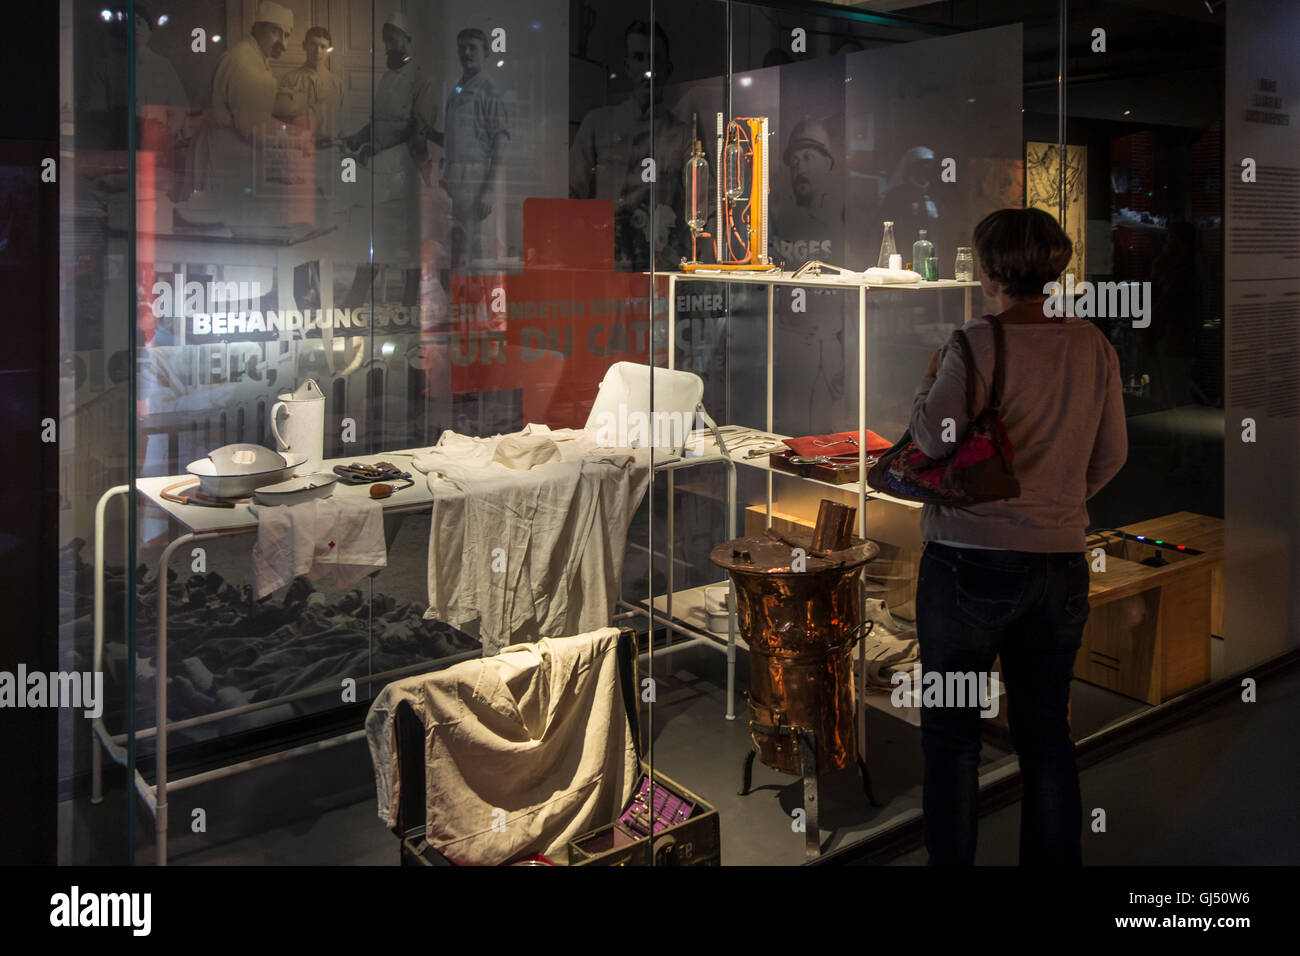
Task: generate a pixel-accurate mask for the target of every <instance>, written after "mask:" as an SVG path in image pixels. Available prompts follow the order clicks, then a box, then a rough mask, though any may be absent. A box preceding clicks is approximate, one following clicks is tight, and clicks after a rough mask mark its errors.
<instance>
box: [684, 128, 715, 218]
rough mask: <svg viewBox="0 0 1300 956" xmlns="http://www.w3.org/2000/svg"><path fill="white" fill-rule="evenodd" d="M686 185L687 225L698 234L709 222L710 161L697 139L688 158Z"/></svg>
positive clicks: (685, 176) (685, 175)
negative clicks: (705, 156)
mask: <svg viewBox="0 0 1300 956" xmlns="http://www.w3.org/2000/svg"><path fill="white" fill-rule="evenodd" d="M683 179H684V184H685V186H686V225H687V226H688V227H690V230H691V234H692V235H694V236H698V235H699V234H700V233H702V232H703V231H704V228H705V226H707V225H708V223H709V198H710V197H709V161H708V160H707V159H705V158H704V147H703V146H702V145H701V144H700V141H699V140H698V139H697V140H696V141H695V147H694V148H693V149H692V150H691V155H690V158H689V159H687V160H686V171H685V173H684V176H683Z"/></svg>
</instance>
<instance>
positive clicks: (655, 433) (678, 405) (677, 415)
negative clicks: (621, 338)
mask: <svg viewBox="0 0 1300 956" xmlns="http://www.w3.org/2000/svg"><path fill="white" fill-rule="evenodd" d="M652 373H653V381H654V414H653V415H651V413H650V383H651V379H652ZM703 398H704V382H703V380H702V379H701V378H700V377H699V376H698V375H696V374H695V373H693V372H682V371H679V370H677V369H667V368H654V369H652V368H651V367H650V366H649V365H640V364H637V363H636V362H616V363H615V364H613V365H611V366H610V367H609V369H608V370H607V371H606V372H605V377H604V378H603V379H602V380H601V382H600V391H599V392H598V393H597V394H596V401H595V402H594V403H593V404H592V406H591V413H590V414H589V415H588V416H587V424H586V430H587V431H589V432H592V433H593V434H595V435H596V436H597V440H598V441H599V442H600V443H601V444H606V445H613V446H623V447H627V446H633V447H638V448H643V447H647V446H650V447H654V448H655V449H656V450H657V451H659V452H662V453H663V454H666V455H681V454H683V453H684V451H685V445H686V438H687V436H688V435H689V434H690V433H691V431H693V430H694V428H695V415H696V412H697V411H698V410H699V409H700V402H701V400H702V399H703Z"/></svg>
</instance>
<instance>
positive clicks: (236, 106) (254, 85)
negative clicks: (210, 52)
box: [212, 0, 293, 142]
mask: <svg viewBox="0 0 1300 956" xmlns="http://www.w3.org/2000/svg"><path fill="white" fill-rule="evenodd" d="M292 32H293V11H292V10H290V9H288V8H287V7H282V6H280V4H278V3H271V2H270V0H262V2H261V3H259V4H258V5H257V13H256V14H255V16H254V19H253V26H252V29H251V30H250V31H249V33H250V35H249V36H246V37H244V39H243V40H241V41H240V42H239V43H237V44H235V46H234V47H232V48H231V49H230V51H229V52H227V53H226V54H225V56H223V57H222V58H221V62H220V63H218V64H217V72H216V74H215V75H214V76H213V77H212V119H213V122H214V123H216V124H217V125H218V126H221V127H225V128H227V129H230V130H232V131H233V132H234V133H235V134H236V135H237V136H238V137H239V138H240V139H241V140H243V141H244V142H251V141H252V134H253V130H254V129H255V128H256V127H257V125H258V124H260V123H262V122H264V121H266V120H269V119H270V118H271V111H272V109H273V108H274V107H275V91H276V89H277V87H278V84H277V82H276V79H275V74H274V73H272V72H271V67H270V63H269V61H270V60H277V59H279V58H280V55H281V54H282V53H284V45H285V40H286V39H288V37H289V34H290V33H292Z"/></svg>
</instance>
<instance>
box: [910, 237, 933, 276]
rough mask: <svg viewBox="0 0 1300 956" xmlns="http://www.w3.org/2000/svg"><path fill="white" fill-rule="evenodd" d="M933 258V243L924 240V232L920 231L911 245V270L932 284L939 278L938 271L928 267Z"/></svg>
mask: <svg viewBox="0 0 1300 956" xmlns="http://www.w3.org/2000/svg"><path fill="white" fill-rule="evenodd" d="M932 258H934V243H933V242H931V241H930V240H929V239H927V238H925V230H924V229H922V230H921V235H920V238H918V239H917V240H916V242H914V243H912V268H913V269H914V270H916V271H917V272H919V273H920V274H921V278H922V279H925V280H926V281H927V282H932V281H934V280H935V279H937V278H939V270H938V269H937V268H933V274H931V273H932V267H931V265H930V260H931V259H932Z"/></svg>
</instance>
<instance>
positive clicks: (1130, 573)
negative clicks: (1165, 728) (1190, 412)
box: [1074, 512, 1223, 704]
mask: <svg viewBox="0 0 1300 956" xmlns="http://www.w3.org/2000/svg"><path fill="white" fill-rule="evenodd" d="M1222 525H1223V522H1222V521H1221V520H1220V519H1216V518H1208V517H1205V516H1203V515H1193V514H1190V513H1187V512H1180V513H1178V514H1174V515H1166V516H1164V517H1162V518H1154V519H1152V520H1150V521H1144V522H1141V523H1139V524H1134V525H1128V526H1127V527H1125V528H1122V529H1120V530H1122V531H1127V532H1129V533H1131V534H1142V535H1146V536H1147V537H1148V539H1155V538H1162V539H1164V540H1165V541H1168V542H1174V543H1177V544H1185V545H1187V546H1188V547H1193V548H1196V549H1198V550H1200V551H1202V553H1201V554H1197V555H1192V554H1186V553H1184V554H1179V553H1178V552H1177V551H1176V550H1173V549H1170V548H1168V547H1165V548H1164V549H1162V554H1163V555H1164V556H1165V557H1166V558H1167V559H1169V560H1170V563H1169V564H1167V565H1165V566H1164V567H1159V568H1152V567H1148V566H1146V565H1144V564H1142V563H1141V559H1142V558H1144V557H1147V556H1149V555H1150V554H1151V553H1153V552H1154V550H1155V546H1154V545H1153V544H1152V543H1150V540H1148V542H1145V543H1144V542H1136V541H1133V540H1126V541H1125V542H1124V543H1122V544H1121V543H1110V544H1108V546H1107V548H1106V550H1107V554H1106V570H1105V571H1098V570H1096V569H1095V568H1094V570H1093V571H1092V581H1091V585H1090V587H1089V591H1088V597H1089V600H1090V603H1091V605H1092V612H1091V613H1090V614H1089V615H1088V623H1087V625H1086V626H1085V628H1084V632H1083V643H1082V646H1081V647H1080V648H1079V655H1078V657H1077V658H1076V659H1075V664H1074V676H1075V677H1077V678H1079V679H1080V680H1085V681H1088V682H1089V683H1090V684H1096V685H1098V686H1099V687H1105V688H1107V689H1108V690H1113V691H1115V692H1116V693H1119V694H1124V695H1125V696H1127V697H1135V698H1137V699H1138V700H1142V701H1145V702H1146V703H1148V704H1159V703H1161V702H1162V701H1165V700H1168V699H1169V698H1171V697H1175V696H1177V695H1178V694H1181V693H1182V692H1184V691H1186V690H1190V689H1191V688H1193V687H1198V686H1200V685H1201V684H1205V683H1207V682H1208V681H1209V680H1210V635H1211V633H1212V632H1213V631H1214V630H1215V623H1216V622H1215V611H1216V610H1219V608H1221V605H1222V598H1221V589H1222V574H1221V572H1222V565H1223V550H1222ZM1099 543H1101V542H1100V541H1099V540H1095V539H1089V542H1088V548H1089V551H1088V560H1089V562H1090V565H1095V563H1096V557H1095V555H1094V553H1093V550H1092V549H1093V548H1094V547H1096V546H1098V545H1099ZM1220 613H1221V611H1220Z"/></svg>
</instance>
